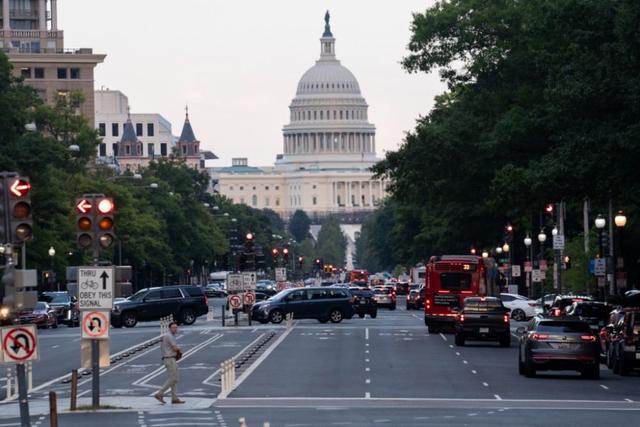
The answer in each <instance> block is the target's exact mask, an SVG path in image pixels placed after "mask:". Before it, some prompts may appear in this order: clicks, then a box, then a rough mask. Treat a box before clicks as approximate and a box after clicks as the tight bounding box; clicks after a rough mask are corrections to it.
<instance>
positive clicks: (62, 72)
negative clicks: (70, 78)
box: [58, 68, 67, 79]
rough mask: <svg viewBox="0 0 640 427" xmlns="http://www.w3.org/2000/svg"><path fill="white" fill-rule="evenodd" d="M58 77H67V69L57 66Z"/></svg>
mask: <svg viewBox="0 0 640 427" xmlns="http://www.w3.org/2000/svg"><path fill="white" fill-rule="evenodd" d="M58 78H59V79H66V78H67V69H66V68H58Z"/></svg>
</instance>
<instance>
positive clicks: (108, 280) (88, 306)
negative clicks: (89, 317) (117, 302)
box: [78, 267, 115, 311]
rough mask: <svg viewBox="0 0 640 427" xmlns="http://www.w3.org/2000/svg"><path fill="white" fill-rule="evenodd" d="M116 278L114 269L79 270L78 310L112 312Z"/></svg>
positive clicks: (85, 268) (86, 268)
mask: <svg viewBox="0 0 640 427" xmlns="http://www.w3.org/2000/svg"><path fill="white" fill-rule="evenodd" d="M114 276H115V271H114V268H113V267H80V268H78V287H79V288H80V289H78V308H79V309H80V310H87V311H89V310H95V309H105V310H111V308H112V307H113V281H114V279H113V278H114Z"/></svg>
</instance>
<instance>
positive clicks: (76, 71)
mask: <svg viewBox="0 0 640 427" xmlns="http://www.w3.org/2000/svg"><path fill="white" fill-rule="evenodd" d="M69 76H70V77H71V78H72V79H73V80H78V79H79V78H80V68H71V69H69Z"/></svg>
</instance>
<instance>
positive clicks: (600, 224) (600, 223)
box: [594, 214, 607, 299]
mask: <svg viewBox="0 0 640 427" xmlns="http://www.w3.org/2000/svg"><path fill="white" fill-rule="evenodd" d="M594 223H595V226H596V230H597V231H598V259H605V257H604V250H603V246H604V245H603V242H602V232H603V231H604V227H605V226H606V225H607V220H606V219H605V218H604V217H603V216H602V215H601V214H598V216H597V217H596V219H595V221H594ZM604 280H605V284H604V285H605V288H604V289H606V281H607V272H606V261H605V273H604ZM596 281H597V279H596ZM604 289H603V293H602V299H604ZM596 292H597V293H598V294H600V288H599V287H598V284H597V282H596Z"/></svg>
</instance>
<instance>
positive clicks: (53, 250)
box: [48, 246, 56, 290]
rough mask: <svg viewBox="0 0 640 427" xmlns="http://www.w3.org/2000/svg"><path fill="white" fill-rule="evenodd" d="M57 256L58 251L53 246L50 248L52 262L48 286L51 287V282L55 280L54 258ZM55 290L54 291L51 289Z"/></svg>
mask: <svg viewBox="0 0 640 427" xmlns="http://www.w3.org/2000/svg"><path fill="white" fill-rule="evenodd" d="M54 256H56V250H55V248H54V247H53V246H51V247H50V248H49V257H50V258H49V259H50V260H51V273H50V274H49V283H48V285H51V281H52V279H53V257H54ZM50 290H53V289H50Z"/></svg>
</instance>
